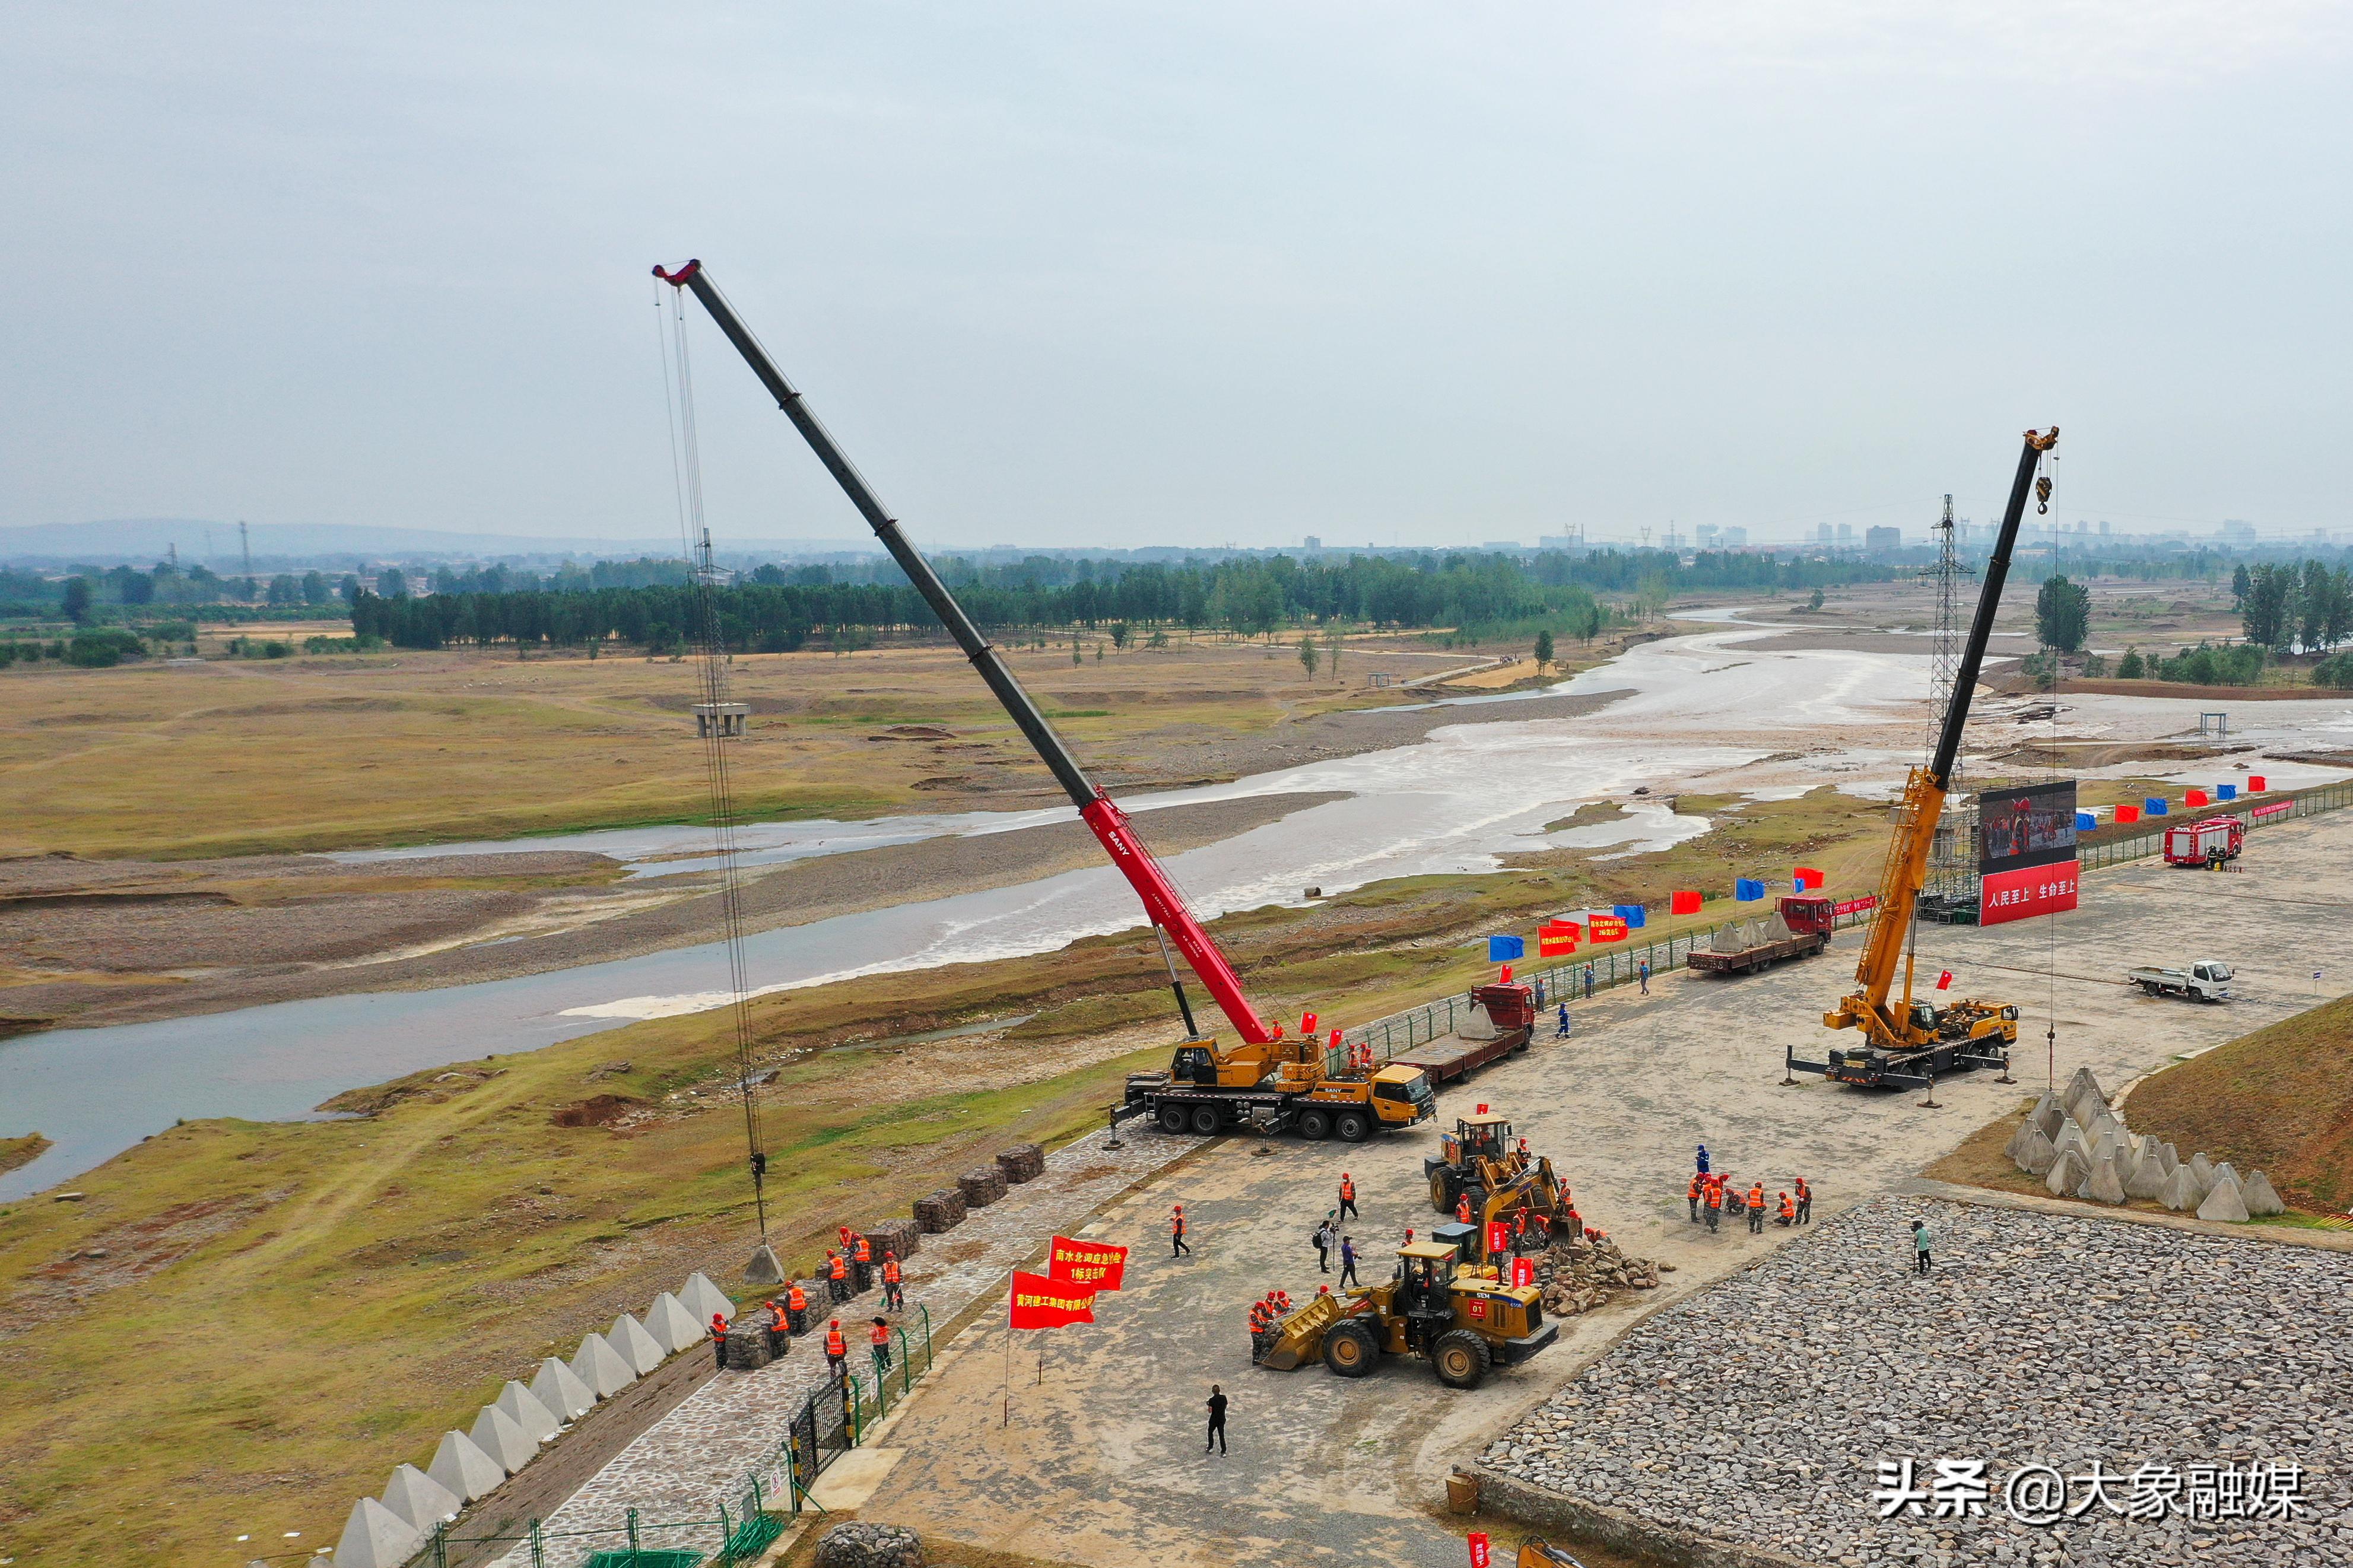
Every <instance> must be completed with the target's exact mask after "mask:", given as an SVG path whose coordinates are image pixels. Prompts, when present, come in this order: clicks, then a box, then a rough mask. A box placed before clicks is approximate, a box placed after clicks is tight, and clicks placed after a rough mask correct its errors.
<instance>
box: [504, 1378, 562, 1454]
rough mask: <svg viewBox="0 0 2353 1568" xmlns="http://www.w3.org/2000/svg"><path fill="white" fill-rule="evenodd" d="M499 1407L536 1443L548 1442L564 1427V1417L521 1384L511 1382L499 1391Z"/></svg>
mask: <svg viewBox="0 0 2353 1568" xmlns="http://www.w3.org/2000/svg"><path fill="white" fill-rule="evenodd" d="M498 1407H499V1408H500V1409H501V1411H503V1412H505V1413H506V1417H507V1419H508V1420H510V1421H512V1422H513V1423H514V1424H515V1425H516V1426H520V1427H522V1429H523V1434H524V1436H528V1437H529V1438H530V1439H531V1440H532V1441H533V1442H534V1443H544V1442H546V1441H547V1440H548V1439H549V1438H550V1437H553V1436H555V1434H556V1433H557V1432H559V1431H561V1430H562V1429H563V1426H564V1420H563V1417H561V1416H559V1415H556V1414H555V1412H554V1411H553V1410H550V1409H549V1408H548V1407H547V1406H546V1405H543V1404H542V1403H540V1399H539V1396H538V1395H537V1394H533V1392H532V1391H531V1390H530V1389H528V1388H525V1387H524V1386H523V1385H522V1384H520V1383H515V1382H512V1381H510V1382H509V1383H508V1384H507V1385H506V1386H505V1387H504V1388H501V1389H500V1390H499V1397H498Z"/></svg>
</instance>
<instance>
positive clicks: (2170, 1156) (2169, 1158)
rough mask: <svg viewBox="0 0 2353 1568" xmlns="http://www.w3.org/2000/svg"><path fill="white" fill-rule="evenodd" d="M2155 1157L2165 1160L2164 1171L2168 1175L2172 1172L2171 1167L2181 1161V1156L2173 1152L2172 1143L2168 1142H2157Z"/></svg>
mask: <svg viewBox="0 0 2353 1568" xmlns="http://www.w3.org/2000/svg"><path fill="white" fill-rule="evenodd" d="M2157 1157H2158V1159H2160V1160H2162V1161H2164V1162H2165V1173H2166V1174H2167V1175H2168V1176H2169V1175H2171V1174H2173V1168H2174V1167H2175V1166H2176V1165H2179V1163H2181V1156H2180V1155H2179V1154H2177V1153H2175V1152H2173V1145H2172V1144H2170V1143H2159V1144H2158V1146H2157Z"/></svg>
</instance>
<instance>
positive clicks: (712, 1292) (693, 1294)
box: [678, 1273, 735, 1330]
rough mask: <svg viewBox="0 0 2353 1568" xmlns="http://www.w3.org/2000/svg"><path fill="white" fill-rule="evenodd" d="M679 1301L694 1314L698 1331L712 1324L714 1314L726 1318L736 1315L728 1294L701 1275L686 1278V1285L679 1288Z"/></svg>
mask: <svg viewBox="0 0 2353 1568" xmlns="http://www.w3.org/2000/svg"><path fill="white" fill-rule="evenodd" d="M678 1300H679V1303H680V1305H681V1306H683V1307H684V1308H685V1309H686V1310H688V1311H689V1312H691V1313H692V1314H694V1321H695V1325H696V1327H697V1329H698V1330H700V1329H701V1328H702V1327H703V1326H705V1325H707V1324H709V1323H710V1321H711V1314H712V1313H713V1312H716V1313H718V1314H719V1315H720V1316H722V1317H724V1318H732V1317H733V1316H734V1315H735V1303H734V1302H733V1301H732V1300H729V1299H728V1296H727V1292H726V1291H724V1290H722V1289H720V1288H719V1287H718V1286H716V1285H713V1284H712V1282H711V1281H710V1280H709V1279H706V1278H704V1277H703V1276H702V1274H701V1273H694V1274H690V1275H688V1276H687V1277H686V1283H685V1284H683V1285H681V1286H680V1287H679V1290H678Z"/></svg>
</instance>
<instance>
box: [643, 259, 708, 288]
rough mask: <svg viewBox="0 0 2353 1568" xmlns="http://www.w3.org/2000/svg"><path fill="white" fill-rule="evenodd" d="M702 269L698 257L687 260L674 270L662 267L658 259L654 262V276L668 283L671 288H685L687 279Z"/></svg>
mask: <svg viewBox="0 0 2353 1568" xmlns="http://www.w3.org/2000/svg"><path fill="white" fill-rule="evenodd" d="M700 271H702V261H701V260H700V259H699V258H698V259H691V260H689V261H687V262H686V263H685V264H684V265H683V266H681V267H680V268H679V269H678V270H677V271H675V272H671V271H668V270H666V269H664V268H663V267H662V265H661V263H660V262H659V261H657V262H655V263H654V276H655V277H657V278H659V279H661V280H662V281H663V282H665V283H667V284H669V285H670V287H671V288H673V289H683V288H685V287H686V282H687V279H690V278H692V277H693V276H694V275H695V274H696V273H697V272H700Z"/></svg>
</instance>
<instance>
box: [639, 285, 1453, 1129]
mask: <svg viewBox="0 0 2353 1568" xmlns="http://www.w3.org/2000/svg"><path fill="white" fill-rule="evenodd" d="M653 270H654V276H655V277H656V278H659V279H661V280H662V281H663V282H665V283H668V284H669V285H670V287H672V288H673V289H686V290H687V291H689V292H690V293H691V294H692V295H693V296H694V297H695V299H696V300H700V301H701V302H702V308H703V309H704V310H707V311H709V312H710V315H711V319H712V321H714V322H716V323H717V324H718V327H719V330H720V331H721V332H722V333H723V334H724V335H725V336H726V339H727V341H728V342H731V343H733V345H734V346H735V352H736V353H739V354H741V355H743V357H744V363H745V364H747V365H749V366H751V367H752V374H754V375H755V376H757V377H759V379H760V384H761V385H763V386H765V387H766V388H767V390H768V395H770V396H772V397H774V398H775V399H776V406H777V407H778V408H781V409H782V410H784V413H785V417H786V418H787V419H790V420H791V421H792V422H793V427H794V428H795V429H797V430H798V431H799V432H800V434H801V438H802V439H803V440H805V441H807V443H808V446H809V449H810V450H811V451H813V452H815V453H816V454H817V458H818V461H819V462H820V463H823V464H824V465H825V468H826V471H827V472H828V473H829V474H831V475H832V476H833V479H834V482H835V483H836V484H838V485H839V486H840V487H841V489H842V493H843V494H844V495H846V496H848V497H849V501H850V504H851V505H852V506H855V507H856V508H857V509H858V511H859V515H860V516H861V517H863V518H865V520H866V522H867V526H868V527H870V528H871V529H872V530H873V531H874V536H875V537H876V538H877V539H879V540H881V542H882V548H883V549H884V550H886V551H888V552H890V554H891V559H892V560H893V561H895V562H897V563H898V564H899V569H900V570H901V571H902V572H904V573H905V574H907V580H908V581H909V582H910V583H912V584H914V586H915V591H916V592H917V593H918V594H921V595H923V602H924V603H925V604H927V605H930V606H931V607H932V613H933V614H934V615H936V616H939V618H940V624H941V625H942V626H945V627H946V628H947V631H948V635H949V636H950V637H954V638H955V644H956V646H957V647H960V648H962V649H963V650H964V654H965V658H968V659H970V660H971V661H972V667H973V668H974V669H975V670H976V671H977V672H978V673H979V676H980V679H982V681H984V682H985V683H986V684H987V687H988V689H989V690H990V691H991V692H993V693H994V694H995V695H996V697H997V702H998V704H999V705H1000V706H1002V707H1003V708H1004V710H1005V711H1006V713H1007V714H1008V716H1010V717H1011V719H1012V720H1013V722H1014V724H1015V726H1016V727H1017V728H1018V729H1019V730H1020V731H1021V733H1022V734H1023V736H1025V737H1026V738H1027V739H1028V740H1029V744H1030V747H1031V749H1033V750H1034V751H1036V752H1037V753H1038V756H1039V760H1040V761H1041V762H1043V763H1045V764H1046V767H1047V770H1048V771H1049V772H1050V773H1052V774H1053V775H1054V780H1055V782H1056V783H1057V784H1060V785H1061V786H1062V790H1063V793H1065V794H1066V795H1069V796H1070V797H1071V804H1072V805H1076V806H1077V807H1078V808H1079V816H1080V819H1081V820H1082V821H1083V822H1085V824H1086V825H1087V826H1088V828H1089V829H1090V830H1091V831H1092V833H1093V834H1094V836H1095V839H1096V841H1097V842H1099V843H1100V844H1102V845H1103V852H1104V853H1105V854H1107V855H1109V856H1110V857H1111V859H1112V864H1113V865H1114V866H1116V867H1118V868H1119V870H1120V874H1121V875H1122V876H1124V877H1125V878H1126V879H1127V881H1128V885H1129V886H1130V887H1132V888H1134V889H1135V895H1136V897H1137V898H1139V899H1141V900H1144V912H1145V916H1146V918H1148V919H1149V920H1150V921H1151V922H1152V927H1153V931H1154V932H1155V934H1156V935H1157V936H1158V937H1159V938H1160V941H1161V956H1162V959H1163V960H1164V962H1166V963H1167V965H1168V984H1169V989H1170V990H1171V991H1172V992H1174V993H1175V994H1176V1010H1177V1012H1178V1013H1179V1014H1180V1015H1181V1016H1183V1017H1184V1020H1185V1042H1184V1044H1182V1045H1180V1046H1179V1047H1177V1050H1176V1058H1175V1059H1174V1060H1173V1061H1172V1062H1171V1063H1170V1066H1169V1070H1168V1071H1167V1072H1166V1073H1139V1074H1134V1075H1132V1076H1131V1077H1130V1079H1129V1080H1128V1094H1127V1105H1126V1108H1125V1113H1126V1114H1149V1115H1154V1116H1155V1117H1156V1118H1157V1119H1158V1121H1159V1122H1160V1124H1161V1126H1163V1127H1164V1128H1166V1129H1167V1130H1168V1131H1172V1132H1173V1131H1183V1130H1184V1129H1186V1128H1187V1127H1189V1128H1191V1129H1192V1130H1193V1131H1198V1132H1203V1133H1212V1132H1219V1131H1224V1130H1225V1129H1226V1128H1227V1127H1229V1126H1230V1125H1233V1124H1235V1123H1237V1122H1244V1121H1246V1122H1249V1123H1250V1124H1251V1125H1253V1126H1255V1127H1257V1128H1258V1129H1260V1130H1261V1131H1281V1130H1282V1128H1284V1127H1286V1126H1295V1127H1296V1128H1297V1129H1298V1130H1299V1131H1300V1132H1301V1133H1303V1135H1304V1136H1307V1137H1311V1138H1320V1137H1323V1136H1324V1135H1325V1133H1327V1132H1331V1131H1336V1132H1338V1133H1339V1134H1340V1135H1341V1136H1342V1137H1344V1138H1347V1139H1349V1140H1351V1141H1352V1142H1353V1141H1354V1140H1355V1139H1358V1138H1362V1137H1364V1136H1366V1133H1368V1132H1370V1131H1372V1129H1373V1128H1374V1127H1375V1126H1377V1125H1410V1124H1411V1123H1413V1122H1415V1121H1420V1120H1422V1119H1423V1118H1425V1117H1428V1116H1431V1115H1434V1114H1436V1110H1435V1105H1434V1100H1433V1098H1432V1096H1431V1094H1430V1087H1429V1083H1428V1080H1427V1079H1424V1078H1423V1077H1422V1075H1421V1074H1420V1073H1419V1072H1417V1071H1414V1070H1412V1069H1410V1068H1381V1069H1378V1070H1377V1071H1373V1072H1370V1073H1366V1074H1353V1075H1343V1076H1338V1077H1335V1076H1332V1075H1329V1074H1327V1073H1326V1071H1325V1057H1324V1046H1323V1045H1322V1043H1321V1042H1319V1041H1318V1040H1316V1039H1315V1038H1314V1037H1313V1035H1309V1036H1308V1037H1305V1038H1303V1039H1300V1040H1298V1041H1296V1042H1293V1043H1289V1044H1286V1042H1285V1040H1284V1036H1283V1028H1282V1025H1281V1024H1280V1023H1277V1022H1275V1021H1273V1020H1271V1019H1268V1018H1262V1017H1261V1016H1259V1013H1258V1010H1257V1009H1256V1008H1255V1007H1253V1006H1251V1005H1250V998H1249V997H1248V996H1246V995H1244V994H1243V993H1242V985H1241V980H1240V977H1239V976H1238V975H1236V974H1235V973H1234V968H1233V965H1232V964H1231V963H1229V962H1227V959H1226V955H1225V954H1224V952H1220V951H1219V947H1218V944H1217V943H1216V942H1212V941H1211V940H1210V939H1209V933H1208V931H1203V930H1202V929H1201V922H1200V921H1198V920H1197V919H1195V918H1194V915H1193V911H1192V910H1191V909H1190V908H1189V907H1187V904H1186V902H1185V896H1184V894H1182V893H1180V892H1179V891H1177V889H1176V883H1174V882H1173V881H1171V880H1170V879H1169V878H1168V874H1167V873H1166V871H1164V870H1162V869H1161V868H1160V863H1159V861H1157V860H1156V859H1155V858H1153V855H1152V851H1151V850H1149V849H1147V848H1146V847H1145V845H1144V841H1143V840H1142V839H1140V838H1138V837H1136V834H1135V828H1134V824H1133V823H1131V822H1130V821H1129V820H1128V816H1127V814H1126V813H1125V812H1124V811H1122V810H1121V809H1120V808H1119V805H1117V803H1116V802H1114V801H1113V799H1112V798H1111V797H1110V796H1109V795H1105V794H1104V793H1103V790H1102V788H1101V786H1099V785H1097V784H1094V783H1093V782H1092V780H1090V779H1089V778H1088V777H1087V775H1086V773H1085V771H1084V770H1083V769H1082V768H1081V767H1080V766H1079V763H1078V759H1077V758H1076V757H1073V756H1072V755H1071V749H1070V747H1069V746H1068V745H1066V744H1064V743H1063V741H1062V738H1061V736H1060V735H1059V734H1057V733H1056V732H1055V730H1054V727H1053V726H1052V725H1051V724H1050V723H1048V722H1047V721H1046V716H1045V714H1044V713H1043V712H1041V711H1039V708H1038V705H1037V703H1035V702H1034V701H1032V700H1030V698H1029V693H1028V692H1027V691H1025V690H1023V689H1021V683H1020V682H1019V681H1018V680H1017V679H1014V677H1013V671H1012V670H1011V669H1010V668H1008V666H1007V665H1006V662H1005V658H1004V656H1003V655H1002V654H1000V653H998V651H997V648H996V647H995V646H994V645H993V644H991V643H990V642H989V641H988V639H987V638H986V637H983V636H981V634H980V629H979V628H978V627H977V626H974V625H973V622H972V618H971V617H970V616H967V615H965V611H964V606H963V605H959V604H957V603H956V601H955V595H953V594H951V593H949V592H948V588H947V584H944V583H943V582H941V581H940V577H939V574H937V573H936V572H934V571H933V570H932V565H931V563H930V562H928V561H926V560H924V559H923V553H922V552H920V551H918V550H917V549H916V548H915V547H914V545H913V542H910V541H909V540H908V538H907V535H906V532H905V531H904V530H902V528H901V527H900V526H899V522H898V520H897V519H895V518H893V517H892V515H891V513H890V511H889V510H887V509H886V508H885V507H884V506H883V505H882V502H881V498H880V497H878V496H876V495H875V493H874V490H873V488H872V487H871V486H870V485H869V484H868V483H867V482H866V477H865V476H864V475H863V474H860V472H859V471H858V468H857V465H855V464H853V463H852V462H851V461H850V460H849V456H848V454H846V453H844V452H843V451H842V449H841V447H839V445H838V444H837V443H836V442H835V441H834V438H833V436H832V434H831V433H830V432H829V431H828V430H827V429H826V427H825V426H823V425H822V424H820V423H818V417H817V416H816V415H815V414H812V413H811V412H810V411H809V408H808V405H807V401H806V400H805V399H803V397H802V396H801V395H800V393H799V392H798V391H797V389H796V388H795V387H794V386H793V384H792V383H791V382H789V381H787V380H786V379H785V374H784V372H782V371H780V370H778V369H777V368H776V362H775V361H773V360H771V359H770V358H769V357H768V351H767V350H766V349H765V347H763V346H762V344H761V342H760V340H759V339H758V338H756V337H754V335H753V333H752V331H751V329H750V328H748V327H746V326H745V325H744V322H743V319H742V318H741V317H739V316H737V315H736V313H735V308H734V307H733V305H731V304H730V303H729V302H728V300H727V297H726V296H725V295H724V294H723V293H721V292H720V290H719V286H718V285H717V284H715V283H713V282H712V280H711V274H710V273H709V271H708V270H707V269H705V268H704V267H703V265H702V262H701V261H699V260H692V261H689V262H687V263H686V264H685V265H684V266H682V267H681V268H678V269H677V270H676V271H670V270H667V269H665V268H661V267H656V268H654V269H653ZM1170 942H1174V943H1175V944H1176V951H1177V952H1181V953H1183V954H1184V955H1185V962H1186V963H1187V966H1188V967H1190V968H1191V970H1192V971H1193V973H1194V974H1195V975H1197V976H1198V977H1199V979H1200V982H1201V984H1203V985H1205V986H1207V987H1208V991H1209V994H1210V996H1211V997H1212V998H1214V999H1215V1000H1216V1002H1217V1004H1218V1005H1219V1008H1220V1009H1221V1010H1223V1012H1224V1013H1225V1015H1226V1017H1227V1019H1228V1020H1229V1022H1230V1023H1231V1024H1232V1025H1233V1026H1234V1031H1235V1033H1236V1034H1237V1035H1239V1036H1240V1044H1238V1045H1237V1046H1236V1047H1234V1048H1233V1049H1232V1050H1230V1051H1227V1050H1220V1049H1219V1047H1218V1045H1217V1042H1216V1041H1214V1040H1213V1039H1210V1038H1209V1037H1207V1036H1205V1035H1203V1034H1202V1033H1201V1031H1200V1028H1199V1026H1198V1025H1197V1024H1196V1023H1195V1022H1194V1019H1193V1006H1192V1003H1191V1002H1190V1000H1189V999H1187V996H1186V994H1185V983H1184V981H1183V979H1182V978H1181V977H1180V976H1179V975H1178V974H1177V973H1176V963H1175V961H1174V960H1173V959H1172V958H1170V957H1169V954H1168V944H1169V943H1170ZM1270 1079H1272V1080H1274V1081H1273V1082H1272V1083H1271V1084H1270V1082H1269V1080H1270ZM1392 1080H1394V1081H1392Z"/></svg>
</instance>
